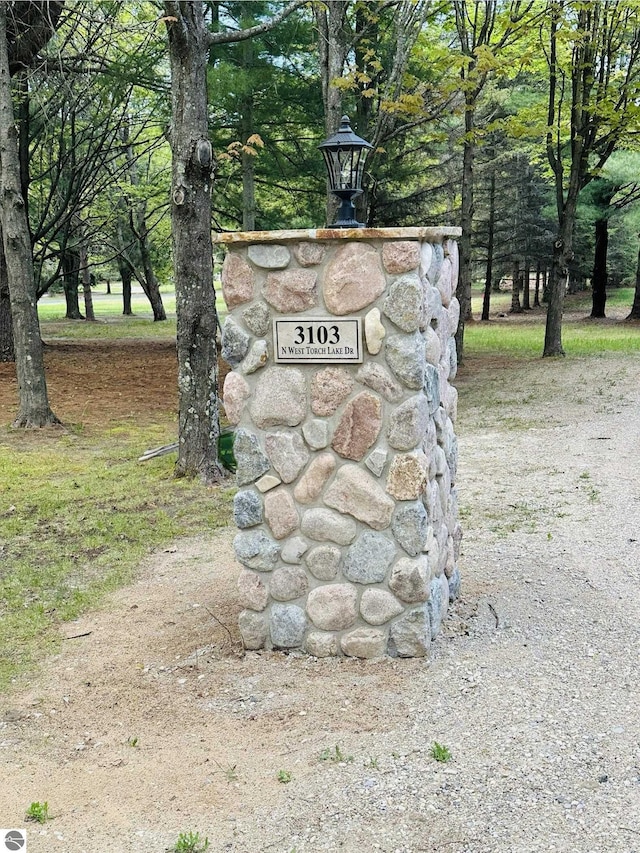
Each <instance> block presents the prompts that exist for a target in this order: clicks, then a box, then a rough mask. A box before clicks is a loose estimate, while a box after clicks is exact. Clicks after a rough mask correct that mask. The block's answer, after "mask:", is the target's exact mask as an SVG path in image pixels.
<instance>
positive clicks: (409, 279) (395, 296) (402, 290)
mask: <svg viewBox="0 0 640 853" xmlns="http://www.w3.org/2000/svg"><path fill="white" fill-rule="evenodd" d="M422 299H423V296H422V283H421V281H420V278H419V277H418V276H417V275H416V274H415V273H408V274H407V275H403V276H400V278H397V279H396V280H395V281H394V282H393V284H392V285H391V287H390V288H389V295H388V296H387V298H386V299H385V300H384V304H383V310H384V313H385V314H386V315H387V317H388V318H389V319H390V320H391V322H392V323H395V325H396V326H398V328H400V329H402V331H403V332H415V331H416V330H417V329H418V328H419V327H420V321H421V319H422Z"/></svg>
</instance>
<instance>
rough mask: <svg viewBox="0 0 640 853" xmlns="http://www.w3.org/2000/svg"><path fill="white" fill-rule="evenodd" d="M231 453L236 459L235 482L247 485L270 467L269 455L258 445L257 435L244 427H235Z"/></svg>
mask: <svg viewBox="0 0 640 853" xmlns="http://www.w3.org/2000/svg"><path fill="white" fill-rule="evenodd" d="M233 455H234V456H235V459H236V466H237V467H236V483H237V484H238V485H239V486H247V485H249V483H254V482H255V481H256V480H257V479H258V478H259V477H261V476H262V475H263V474H266V472H267V471H268V470H269V468H271V463H270V462H269V457H268V456H267V455H266V453H264V451H263V450H262V448H261V447H260V442H259V441H258V437H257V436H256V435H254V434H253V433H252V432H249V431H248V430H246V429H237V430H236V431H235V433H234V437H233Z"/></svg>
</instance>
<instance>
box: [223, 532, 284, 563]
mask: <svg viewBox="0 0 640 853" xmlns="http://www.w3.org/2000/svg"><path fill="white" fill-rule="evenodd" d="M233 548H234V550H235V552H236V557H237V559H238V560H239V562H241V563H242V565H243V566H246V567H247V568H248V569H256V570H257V571H259V572H270V571H272V570H273V569H274V568H275V566H276V564H277V562H278V557H279V556H280V546H279V545H278V543H277V542H275V541H274V540H273V539H272V538H271V537H270V536H267V534H266V533H265V532H264V530H247V531H242V532H241V533H238V534H237V535H236V537H235V539H234V540H233Z"/></svg>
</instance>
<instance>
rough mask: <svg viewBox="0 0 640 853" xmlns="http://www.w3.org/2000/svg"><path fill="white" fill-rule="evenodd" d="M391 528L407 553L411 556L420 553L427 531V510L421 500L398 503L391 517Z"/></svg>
mask: <svg viewBox="0 0 640 853" xmlns="http://www.w3.org/2000/svg"><path fill="white" fill-rule="evenodd" d="M391 529H392V530H393V535H394V536H395V538H396V541H397V542H398V543H399V544H400V545H401V546H402V547H403V548H404V550H405V551H406V552H407V554H410V555H411V556H412V557H416V556H417V555H418V554H420V553H421V551H422V549H423V548H424V545H425V543H426V541H427V533H428V532H429V521H428V519H427V511H426V509H425V508H424V504H423V503H422V501H413V502H411V503H401V504H398V506H397V507H396V509H395V511H394V513H393V518H392V519H391Z"/></svg>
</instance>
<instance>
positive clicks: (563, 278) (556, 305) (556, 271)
mask: <svg viewBox="0 0 640 853" xmlns="http://www.w3.org/2000/svg"><path fill="white" fill-rule="evenodd" d="M564 245H565V244H564V242H563V240H562V238H560V237H559V238H558V239H557V240H556V241H555V242H554V244H553V257H552V260H551V272H550V273H549V305H548V308H547V322H546V326H545V334H544V350H543V353H542V355H543V356H556V355H564V354H565V353H564V349H563V347H562V313H563V309H564V293H565V289H566V283H567V275H568V271H567V257H568V255H567V252H566V251H565V249H564Z"/></svg>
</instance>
